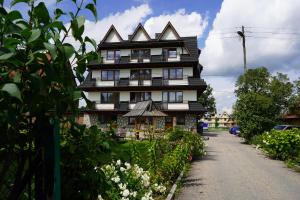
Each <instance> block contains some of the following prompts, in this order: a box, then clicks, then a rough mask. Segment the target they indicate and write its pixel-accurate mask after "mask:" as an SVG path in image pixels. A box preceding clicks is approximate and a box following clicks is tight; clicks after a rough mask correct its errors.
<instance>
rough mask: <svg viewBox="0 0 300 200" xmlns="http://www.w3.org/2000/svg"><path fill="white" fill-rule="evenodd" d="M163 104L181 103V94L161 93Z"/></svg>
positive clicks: (175, 92)
mask: <svg viewBox="0 0 300 200" xmlns="http://www.w3.org/2000/svg"><path fill="white" fill-rule="evenodd" d="M162 100H163V102H168V103H182V102H183V94H182V92H181V91H174V92H173V91H169V92H168V91H164V92H163V93H162Z"/></svg>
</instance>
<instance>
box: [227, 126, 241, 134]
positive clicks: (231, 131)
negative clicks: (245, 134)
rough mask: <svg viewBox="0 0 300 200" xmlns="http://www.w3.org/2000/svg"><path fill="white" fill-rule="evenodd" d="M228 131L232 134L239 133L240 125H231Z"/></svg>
mask: <svg viewBox="0 0 300 200" xmlns="http://www.w3.org/2000/svg"><path fill="white" fill-rule="evenodd" d="M229 133H230V134H233V135H238V134H240V127H239V126H233V127H231V128H230V129H229Z"/></svg>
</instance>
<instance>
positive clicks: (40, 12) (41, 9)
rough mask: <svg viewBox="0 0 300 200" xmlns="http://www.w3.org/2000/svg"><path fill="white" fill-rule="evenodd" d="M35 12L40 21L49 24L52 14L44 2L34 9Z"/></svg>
mask: <svg viewBox="0 0 300 200" xmlns="http://www.w3.org/2000/svg"><path fill="white" fill-rule="evenodd" d="M33 14H34V17H35V18H36V19H38V20H39V22H40V23H44V24H46V25H47V24H48V23H49V21H50V15H49V12H48V9H47V7H46V6H45V3H44V2H40V3H39V4H38V5H37V6H36V7H35V8H34V9H33Z"/></svg>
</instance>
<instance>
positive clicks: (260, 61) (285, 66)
mask: <svg viewBox="0 0 300 200" xmlns="http://www.w3.org/2000/svg"><path fill="white" fill-rule="evenodd" d="M299 8H300V1H299V0H284V1H283V0H273V1H270V0H251V1H240V0H224V1H223V3H222V6H221V9H220V11H219V12H218V13H217V15H216V18H215V19H214V22H213V27H212V30H211V31H210V32H209V36H208V38H207V39H206V41H205V47H204V49H203V50H202V54H201V56H200V63H201V64H202V65H203V66H204V71H203V74H210V75H224V76H225V77H222V78H221V77H217V78H213V77H209V78H207V77H206V76H204V78H205V80H206V81H207V82H208V83H211V85H212V87H213V88H214V90H215V97H216V100H217V109H218V111H219V112H221V111H223V110H228V109H230V108H232V105H233V104H234V102H235V99H236V97H235V95H234V84H235V81H236V79H237V77H238V75H240V74H241V73H242V72H243V54H242V44H241V40H239V38H238V37H237V36H238V35H237V34H236V31H238V30H240V28H238V27H241V26H242V25H244V26H246V28H245V29H246V31H247V32H246V35H247V36H255V37H261V38H254V37H247V38H246V47H247V61H248V66H250V67H258V66H265V67H267V68H268V69H269V70H270V72H271V73H272V74H274V75H275V74H276V72H277V71H279V72H282V73H287V74H288V75H289V77H290V78H291V80H295V79H296V78H298V77H299V76H300V57H299V54H300V37H299V36H300V34H299V33H300V22H299V19H300V12H299ZM248 31H249V32H248ZM250 31H251V32H250ZM258 32H281V33H298V34H294V35H293V34H271V33H258ZM225 33H226V34H225ZM232 36H235V37H236V38H224V37H232ZM265 37H267V38H265ZM284 38H285V39H284ZM287 38H295V39H287Z"/></svg>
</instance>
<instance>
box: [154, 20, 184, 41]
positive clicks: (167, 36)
mask: <svg viewBox="0 0 300 200" xmlns="http://www.w3.org/2000/svg"><path fill="white" fill-rule="evenodd" d="M178 39H180V36H179V34H178V33H177V31H176V30H175V28H174V26H173V25H172V24H171V22H168V24H167V25H166V26H165V28H164V30H163V31H162V32H161V34H160V36H159V37H158V40H178Z"/></svg>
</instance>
